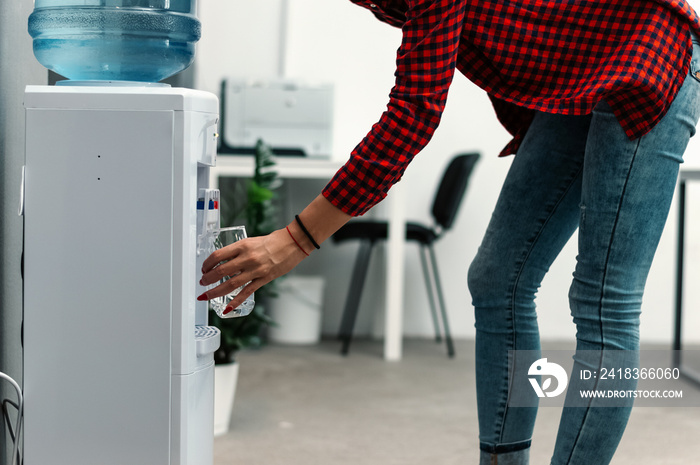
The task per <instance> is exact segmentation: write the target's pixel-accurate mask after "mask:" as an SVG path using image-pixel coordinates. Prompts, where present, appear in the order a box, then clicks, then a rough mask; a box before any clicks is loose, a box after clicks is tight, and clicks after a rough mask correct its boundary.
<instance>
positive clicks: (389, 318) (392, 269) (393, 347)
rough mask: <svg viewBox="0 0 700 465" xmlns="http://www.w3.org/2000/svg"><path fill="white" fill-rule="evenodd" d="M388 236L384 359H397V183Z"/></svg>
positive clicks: (402, 231)
mask: <svg viewBox="0 0 700 465" xmlns="http://www.w3.org/2000/svg"><path fill="white" fill-rule="evenodd" d="M387 201H388V202H389V238H388V241H387V247H386V254H387V257H386V268H387V269H386V324H385V328H384V359H386V360H391V361H398V360H401V342H402V341H401V339H402V336H403V287H404V262H405V250H404V249H405V244H406V201H405V192H404V186H403V185H402V183H401V182H399V183H397V184H395V185H394V186H393V187H392V188H391V194H390V198H388V199H387Z"/></svg>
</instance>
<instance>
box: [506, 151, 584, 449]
mask: <svg viewBox="0 0 700 465" xmlns="http://www.w3.org/2000/svg"><path fill="white" fill-rule="evenodd" d="M582 170H583V163H581V165H580V166H579V168H578V169H577V170H576V173H575V174H574V175H573V176H572V177H571V179H570V180H569V183H568V185H567V186H566V188H565V189H564V190H563V191H562V193H561V195H560V196H559V198H558V199H557V202H556V203H555V204H554V205H553V206H552V209H551V210H550V211H549V214H548V215H547V217H546V218H545V220H544V223H542V226H541V227H540V228H539V230H538V232H537V234H536V235H535V237H534V238H533V239H532V242H531V243H530V247H529V248H528V250H527V253H526V254H525V257H524V259H523V261H522V263H521V264H520V269H519V270H518V272H517V273H516V275H515V280H514V281H513V291H512V293H511V298H510V317H511V325H510V327H511V333H512V334H513V337H512V338H511V341H510V346H511V350H515V349H514V348H515V343H516V337H517V335H516V331H515V295H516V293H517V289H518V282H519V281H520V277H521V276H522V273H523V269H524V267H525V264H526V263H527V259H528V257H529V256H530V255H531V254H532V251H533V249H534V248H535V245H536V244H537V241H538V240H539V238H540V237H541V236H542V231H544V229H545V228H546V227H547V224H548V223H549V221H550V220H551V218H552V215H554V212H555V211H556V210H557V208H558V207H559V205H560V204H561V202H562V200H563V199H564V198H565V197H566V194H567V193H568V192H569V191H570V190H571V187H572V186H573V185H574V183H575V182H576V179H577V178H578V176H579V175H580V174H581V171H582ZM514 369H515V366H509V367H508V379H509V382H508V386H507V394H506V402H505V406H504V408H503V409H502V411H503V416H502V417H501V427H500V431H499V433H498V438H499V441H500V439H501V438H503V428H504V427H505V424H506V416H507V415H508V409H507V408H506V407H507V405H508V403H509V402H510V394H511V390H512V387H513V386H512V383H513V372H514ZM531 439H532V438H530V440H531Z"/></svg>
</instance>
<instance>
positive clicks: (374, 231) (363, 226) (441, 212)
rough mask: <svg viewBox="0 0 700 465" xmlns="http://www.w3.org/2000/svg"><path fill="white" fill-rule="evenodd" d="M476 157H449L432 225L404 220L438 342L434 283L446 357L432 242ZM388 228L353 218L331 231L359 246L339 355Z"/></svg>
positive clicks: (446, 225) (455, 206)
mask: <svg viewBox="0 0 700 465" xmlns="http://www.w3.org/2000/svg"><path fill="white" fill-rule="evenodd" d="M478 159H479V154H478V153H469V154H462V155H457V156H455V157H454V158H453V159H452V160H451V161H450V163H449V165H448V166H447V169H445V172H444V174H443V176H442V180H441V181H440V185H439V186H438V189H437V193H436V194H435V199H434V200H433V208H432V216H433V219H434V221H435V225H434V226H432V227H429V226H425V225H423V224H420V223H413V222H408V223H406V240H407V241H416V242H418V243H419V244H420V246H421V247H420V249H421V254H420V256H421V264H422V266H423V275H424V277H425V285H426V289H427V291H428V300H429V301H430V310H431V313H432V317H433V325H434V326H435V340H436V342H441V341H442V340H441V336H440V324H439V322H438V314H437V310H436V307H435V296H434V294H433V282H434V285H435V290H436V293H437V298H438V302H439V304H440V311H441V313H442V324H443V327H444V332H445V342H446V345H447V354H448V356H449V357H454V354H455V351H454V345H453V343H452V336H451V335H450V327H449V324H448V321H447V311H446V310H445V302H444V298H443V294H442V288H441V285H440V277H439V275H438V268H437V261H436V258H435V250H434V248H433V244H434V243H435V241H437V240H438V239H439V238H440V237H442V235H443V234H444V233H445V232H446V231H447V230H449V229H450V228H451V227H452V224H453V222H454V220H455V217H456V216H457V211H458V210H459V205H460V203H461V202H462V198H463V197H464V193H465V191H466V189H467V183H468V181H469V176H470V175H471V173H472V171H473V169H474V165H475V164H476V162H477V160H478ZM388 229H389V228H388V224H387V222H386V221H382V220H378V221H372V220H353V221H350V222H349V223H347V224H346V225H345V226H343V227H342V228H340V229H339V230H338V231H337V232H336V233H335V234H334V235H333V240H334V242H337V243H340V242H343V241H348V240H354V239H358V240H360V250H359V251H358V253H357V258H356V260H355V266H354V269H353V272H352V278H351V281H350V289H349V291H348V297H347V299H346V301H345V309H344V311H343V318H342V321H341V324H340V334H339V338H340V339H341V340H342V342H343V345H342V349H341V353H342V354H343V355H347V354H348V349H349V348H350V341H351V339H352V331H353V328H354V326H355V319H356V317H357V312H358V310H359V305H360V297H361V296H362V288H363V287H364V283H365V276H366V275H367V268H368V267H369V259H370V255H371V253H372V249H373V248H374V245H375V244H376V243H377V242H378V241H380V240H386V239H387V235H388ZM428 258H429V259H430V266H429V264H428ZM431 271H432V273H431Z"/></svg>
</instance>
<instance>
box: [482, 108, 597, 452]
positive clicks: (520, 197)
mask: <svg viewBox="0 0 700 465" xmlns="http://www.w3.org/2000/svg"><path fill="white" fill-rule="evenodd" d="M589 124H590V115H589V116H579V117H571V116H560V115H549V114H544V113H540V114H538V115H537V116H536V117H535V120H534V121H533V123H532V125H531V127H530V129H529V131H528V134H527V136H526V138H525V140H524V141H523V144H522V145H521V148H520V150H519V151H518V155H517V156H516V157H515V158H514V159H513V164H512V166H511V168H510V171H509V173H508V176H507V177H506V180H505V182H504V185H503V188H502V190H501V194H500V197H499V199H498V202H497V204H496V208H495V210H494V212H493V216H492V218H491V221H490V223H489V226H488V229H487V231H486V234H485V237H484V240H483V242H482V244H481V246H480V247H479V252H478V253H477V256H476V258H475V259H474V261H473V262H472V265H471V267H470V269H469V289H470V292H471V295H472V299H473V305H474V309H475V319H476V383H477V403H478V414H479V432H480V434H479V439H480V446H481V450H482V453H481V463H482V465H486V464H491V463H494V462H492V459H495V457H496V455H497V456H498V464H499V465H509V464H513V465H519V464H526V463H527V461H528V453H529V446H530V439H531V437H532V430H533V427H534V423H535V415H536V407H534V408H523V407H519V408H506V407H507V403H508V396H509V392H511V391H510V389H509V387H510V386H509V377H510V378H511V379H512V376H513V371H514V370H522V369H523V367H515V366H513V364H510V365H509V360H508V351H509V350H524V351H525V350H527V351H535V353H536V351H539V347H540V345H539V332H538V328H537V317H536V314H535V304H534V298H535V293H536V292H537V289H538V288H539V286H540V283H541V281H542V278H543V277H544V275H545V273H546V272H547V270H548V269H549V266H550V265H551V263H552V262H553V261H554V258H555V257H556V256H557V255H558V254H559V252H560V251H561V249H562V247H563V246H564V244H565V243H566V242H567V240H568V239H569V238H570V237H571V235H572V234H573V232H574V231H575V230H576V227H577V226H578V220H579V202H580V197H581V173H582V170H583V160H584V151H585V143H586V137H587V134H588V127H589ZM524 369H525V370H527V367H524ZM523 376H524V377H526V376H527V374H526V373H525V374H524V375H523ZM523 379H526V378H523ZM533 396H534V392H533ZM535 399H536V397H535ZM534 405H536V403H535V404H534Z"/></svg>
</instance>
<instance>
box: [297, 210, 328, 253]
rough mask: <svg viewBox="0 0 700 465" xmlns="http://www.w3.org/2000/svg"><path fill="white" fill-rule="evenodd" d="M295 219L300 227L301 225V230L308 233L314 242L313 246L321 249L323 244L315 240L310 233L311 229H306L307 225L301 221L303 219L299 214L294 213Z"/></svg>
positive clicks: (307, 235)
mask: <svg viewBox="0 0 700 465" xmlns="http://www.w3.org/2000/svg"><path fill="white" fill-rule="evenodd" d="M294 219H295V220H297V223H298V224H299V227H300V228H301V230H302V231H303V232H304V234H306V237H308V238H309V240H310V241H311V243H312V244H313V246H314V247H316V248H317V249H320V248H321V246H320V245H318V243H317V242H316V241H315V240H314V238H313V236H311V234H310V233H309V231H308V230H307V229H306V227H305V226H304V223H302V222H301V220H300V219H299V215H294Z"/></svg>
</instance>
